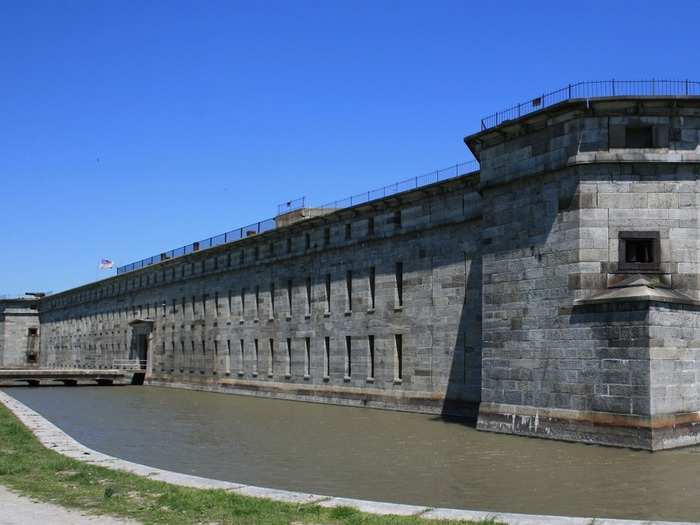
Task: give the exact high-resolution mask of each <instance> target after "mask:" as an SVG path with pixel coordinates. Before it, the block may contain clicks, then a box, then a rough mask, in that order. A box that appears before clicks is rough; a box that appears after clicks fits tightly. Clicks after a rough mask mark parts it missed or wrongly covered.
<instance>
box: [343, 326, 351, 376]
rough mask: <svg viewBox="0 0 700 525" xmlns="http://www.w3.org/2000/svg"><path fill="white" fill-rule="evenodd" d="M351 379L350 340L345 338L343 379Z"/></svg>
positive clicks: (347, 337) (348, 337)
mask: <svg viewBox="0 0 700 525" xmlns="http://www.w3.org/2000/svg"><path fill="white" fill-rule="evenodd" d="M351 377H352V338H351V337H350V336H349V335H348V336H345V378H346V379H350V378H351Z"/></svg>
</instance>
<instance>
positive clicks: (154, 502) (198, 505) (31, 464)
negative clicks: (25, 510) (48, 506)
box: [0, 405, 493, 525]
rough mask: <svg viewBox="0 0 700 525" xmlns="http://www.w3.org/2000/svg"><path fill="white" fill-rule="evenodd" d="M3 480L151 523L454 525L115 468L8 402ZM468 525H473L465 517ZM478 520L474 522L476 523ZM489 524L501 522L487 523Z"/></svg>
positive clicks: (0, 422)
mask: <svg viewBox="0 0 700 525" xmlns="http://www.w3.org/2000/svg"><path fill="white" fill-rule="evenodd" d="M0 484H2V485H5V486H6V487H9V488H11V489H14V490H16V491H18V492H20V493H22V494H24V495H27V496H31V497H33V498H35V499H38V500H43V501H47V502H52V503H58V504H60V505H63V506H66V507H72V508H77V509H81V510H84V511H88V512H91V513H95V514H110V515H113V516H121V517H125V518H131V519H135V520H138V521H142V522H144V523H168V524H187V523H206V524H214V523H220V524H246V525H248V524H285V525H286V524H290V523H299V524H334V525H335V524H338V525H340V524H348V525H351V524H362V525H389V524H392V525H393V524H396V525H418V524H424V525H427V524H431V525H442V524H444V525H447V524H448V523H449V524H454V523H458V522H454V521H452V522H447V521H432V520H423V519H419V518H404V517H393V516H374V515H371V514H365V513H361V512H358V511H356V510H354V509H351V508H335V509H324V508H322V507H319V506H317V505H293V504H287V503H278V502H273V501H269V500H264V499H258V498H251V497H246V496H239V495H236V494H232V493H228V492H225V491H223V490H200V489H191V488H185V487H179V486H176V485H170V484H167V483H163V482H159V481H154V480H150V479H147V478H142V477H140V476H136V475H133V474H128V473H125V472H119V471H114V470H109V469H107V468H104V467H98V466H94V465H89V464H87V463H82V462H80V461H76V460H74V459H70V458H67V457H64V456H62V455H60V454H58V453H56V452H53V451H51V450H48V449H46V448H45V447H44V446H43V445H41V443H39V441H38V440H37V439H36V438H35V437H34V435H33V434H32V433H31V432H30V431H29V430H28V429H27V428H26V427H25V426H24V425H23V424H22V423H20V421H19V420H17V418H16V417H15V416H14V415H13V414H12V413H11V412H10V411H9V410H8V409H7V408H5V407H4V406H2V405H0ZM459 523H465V522H459ZM472 523H474V522H472ZM480 523H481V524H483V525H486V524H487V523H493V522H480Z"/></svg>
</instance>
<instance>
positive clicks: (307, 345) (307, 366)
mask: <svg viewBox="0 0 700 525" xmlns="http://www.w3.org/2000/svg"><path fill="white" fill-rule="evenodd" d="M304 350H305V354H304V375H305V376H306V377H310V376H311V338H310V337H306V338H305V339H304Z"/></svg>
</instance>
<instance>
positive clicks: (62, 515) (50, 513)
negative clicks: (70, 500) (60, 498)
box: [0, 486, 137, 525]
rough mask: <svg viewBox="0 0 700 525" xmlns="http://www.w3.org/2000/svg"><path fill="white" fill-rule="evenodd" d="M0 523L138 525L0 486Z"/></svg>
mask: <svg viewBox="0 0 700 525" xmlns="http://www.w3.org/2000/svg"><path fill="white" fill-rule="evenodd" d="M0 509H2V511H0V525H46V524H48V523H50V524H51V525H97V524H99V525H137V522H135V521H127V520H121V519H117V518H112V517H109V516H89V515H85V514H82V513H80V512H79V511H76V510H68V509H65V508H63V507H60V506H58V505H53V504H51V503H41V502H37V501H32V500H31V499H29V498H26V497H24V496H18V495H17V494H15V493H14V492H10V491H9V490H7V489H6V488H5V487H2V486H0Z"/></svg>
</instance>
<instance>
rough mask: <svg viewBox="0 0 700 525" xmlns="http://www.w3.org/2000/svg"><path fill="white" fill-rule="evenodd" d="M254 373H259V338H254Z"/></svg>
mask: <svg viewBox="0 0 700 525" xmlns="http://www.w3.org/2000/svg"><path fill="white" fill-rule="evenodd" d="M253 374H255V375H257V374H258V340H257V339H254V340H253Z"/></svg>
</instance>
